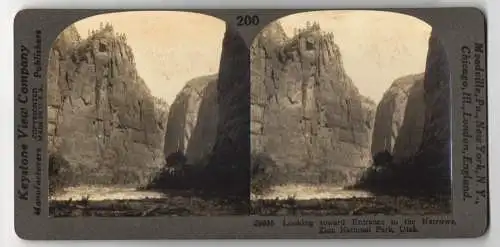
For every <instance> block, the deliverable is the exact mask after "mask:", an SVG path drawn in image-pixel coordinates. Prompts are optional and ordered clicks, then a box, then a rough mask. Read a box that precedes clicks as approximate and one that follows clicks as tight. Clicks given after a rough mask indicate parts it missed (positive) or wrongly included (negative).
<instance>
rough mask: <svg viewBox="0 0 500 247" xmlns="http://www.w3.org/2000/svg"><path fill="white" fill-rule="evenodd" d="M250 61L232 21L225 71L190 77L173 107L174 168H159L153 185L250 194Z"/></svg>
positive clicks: (169, 154) (168, 137) (170, 154)
mask: <svg viewBox="0 0 500 247" xmlns="http://www.w3.org/2000/svg"><path fill="white" fill-rule="evenodd" d="M249 66H250V61H249V50H248V47H247V45H246V44H245V42H244V40H243V39H242V37H241V36H240V35H239V33H238V32H237V31H235V30H234V29H233V28H232V27H231V26H227V27H226V32H225V34H224V38H223V43H222V54H221V62H220V67H219V73H218V74H217V75H211V76H202V77H198V78H195V79H193V80H191V81H189V82H188V83H187V84H186V86H185V87H184V89H183V90H182V91H181V92H180V93H179V94H178V95H177V98H176V100H175V101H174V103H173V104H172V107H171V108H170V114H169V119H168V126H167V131H166V134H165V155H166V158H167V159H166V163H167V166H173V167H174V169H165V170H164V171H162V172H161V173H159V174H158V176H157V177H156V178H155V179H153V181H152V182H151V183H150V184H149V185H148V186H147V188H154V189H160V190H161V189H189V190H197V191H198V190H199V191H203V193H204V194H206V195H209V194H211V195H212V194H213V195H217V196H229V197H231V198H235V197H237V198H238V199H239V201H242V202H246V201H248V200H249V198H250V195H249V191H250V189H249V188H250V175H249V174H250V172H249V171H250V155H249V153H250V152H249V150H250V135H249V132H248V130H249V123H250V101H249V94H250V83H249V81H250V79H249V75H250V74H249ZM177 168H180V169H177Z"/></svg>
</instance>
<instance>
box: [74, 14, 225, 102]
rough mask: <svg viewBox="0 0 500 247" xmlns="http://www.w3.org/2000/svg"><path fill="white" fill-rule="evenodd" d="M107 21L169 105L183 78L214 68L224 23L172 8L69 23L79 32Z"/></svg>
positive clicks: (84, 31)
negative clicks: (124, 36)
mask: <svg viewBox="0 0 500 247" xmlns="http://www.w3.org/2000/svg"><path fill="white" fill-rule="evenodd" d="M101 22H103V23H106V22H110V23H111V24H113V27H114V29H115V31H116V32H121V33H125V34H126V35H127V43H128V44H129V46H130V47H131V48H132V51H133V53H134V56H135V60H136V65H137V70H138V72H139V75H140V76H141V77H142V78H143V79H144V81H145V82H146V84H148V86H149V88H150V89H151V92H152V94H153V95H155V96H157V97H160V98H163V99H165V100H166V101H167V102H168V103H169V104H171V103H172V102H173V101H174V100H175V96H176V95H177V93H178V92H179V91H180V90H181V89H182V87H183V86H184V85H185V83H186V82H187V81H189V80H190V79H192V78H195V77H198V76H204V75H209V74H214V73H217V72H218V71H219V62H220V56H221V48H222V38H223V37H224V32H225V30H226V27H225V23H224V22H223V21H222V20H220V19H217V18H215V17H212V16H207V15H201V14H196V13H187V12H186V13H183V12H174V11H141V12H137V11H135V12H122V13H111V14H104V15H97V16H92V17H89V18H86V19H83V20H80V21H78V22H77V23H75V26H76V28H77V30H78V32H79V33H80V34H81V36H82V37H86V36H87V31H88V30H89V29H97V28H99V24H100V23H101Z"/></svg>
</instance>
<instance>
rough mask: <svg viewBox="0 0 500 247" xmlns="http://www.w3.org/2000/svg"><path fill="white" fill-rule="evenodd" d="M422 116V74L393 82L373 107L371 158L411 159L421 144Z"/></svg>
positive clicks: (423, 118)
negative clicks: (374, 113)
mask: <svg viewBox="0 0 500 247" xmlns="http://www.w3.org/2000/svg"><path fill="white" fill-rule="evenodd" d="M424 115H425V102H424V74H423V73H422V74H418V75H409V76H404V77H401V78H399V79H397V80H395V81H394V83H392V85H391V87H390V88H389V89H388V90H387V91H386V92H385V93H384V96H383V97H382V100H381V101H380V102H379V104H378V106H377V114H376V117H375V126H374V130H373V137H372V140H373V142H372V146H371V151H372V154H373V155H374V156H376V155H377V154H379V153H382V152H384V151H387V152H388V153H390V154H391V155H392V156H393V161H394V162H401V161H403V160H405V159H408V158H409V157H412V156H413V155H415V153H416V152H417V150H418V149H419V148H420V144H421V142H422V133H423V129H424V121H425V117H424Z"/></svg>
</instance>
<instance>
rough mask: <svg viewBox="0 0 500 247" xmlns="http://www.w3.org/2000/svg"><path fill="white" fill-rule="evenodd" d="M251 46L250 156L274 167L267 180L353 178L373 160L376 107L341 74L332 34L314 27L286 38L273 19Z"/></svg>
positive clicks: (343, 181)
mask: <svg viewBox="0 0 500 247" xmlns="http://www.w3.org/2000/svg"><path fill="white" fill-rule="evenodd" d="M251 51H252V53H251V55H252V66H251V68H252V78H251V103H252V105H251V135H252V153H253V154H254V155H255V156H259V157H260V156H266V157H267V158H266V160H270V161H268V162H267V163H271V164H272V165H275V166H276V167H275V169H273V173H274V174H273V175H272V180H273V183H281V184H283V183H308V184H317V183H329V184H336V185H343V184H349V183H352V182H354V181H355V180H356V178H357V177H358V176H359V175H360V174H361V172H362V171H363V169H364V168H366V167H367V166H369V165H370V163H371V162H370V160H371V153H370V140H371V133H372V128H373V117H374V116H373V115H374V108H375V104H374V103H373V102H372V101H371V100H369V99H368V98H366V97H363V96H362V95H360V93H359V92H358V89H357V88H356V86H355V85H354V84H353V82H352V81H351V79H350V78H349V77H348V76H347V75H346V73H345V71H344V68H343V65H342V56H341V54H340V51H339V48H338V47H337V45H336V44H335V42H334V38H333V35H332V34H327V33H324V32H322V31H321V29H320V27H319V25H318V24H314V25H312V26H311V27H310V28H307V29H305V30H299V33H298V34H297V35H296V36H294V37H292V38H288V37H286V35H285V33H284V31H283V29H282V27H281V26H280V24H279V23H273V24H271V25H269V26H268V27H266V28H265V29H264V30H263V31H262V32H261V33H260V34H259V36H258V37H257V38H256V39H255V41H254V43H253V45H252V49H251ZM273 163H274V164H273ZM252 165H253V166H254V170H255V171H257V170H262V169H258V168H256V166H259V165H260V164H252ZM252 181H253V180H252Z"/></svg>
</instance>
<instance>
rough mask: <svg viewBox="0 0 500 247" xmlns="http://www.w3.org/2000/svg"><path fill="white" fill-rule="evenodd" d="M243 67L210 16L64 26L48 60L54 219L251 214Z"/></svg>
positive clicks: (150, 15) (245, 62) (243, 58)
mask: <svg viewBox="0 0 500 247" xmlns="http://www.w3.org/2000/svg"><path fill="white" fill-rule="evenodd" d="M249 66H250V61H249V50H248V47H247V46H246V44H245V43H244V41H243V40H242V39H241V37H240V35H239V34H238V32H237V31H235V30H234V29H232V28H231V27H230V26H228V25H226V23H225V22H224V21H223V20H221V19H218V18H215V17H212V16H208V15H203V14H197V13H189V12H174V11H134V12H119V13H109V14H101V15H96V16H91V17H88V18H85V19H82V20H80V21H78V22H76V23H74V24H72V25H70V26H69V27H67V28H66V29H65V30H64V31H62V33H61V34H60V35H59V36H58V37H57V39H56V40H55V41H54V42H53V45H52V48H51V51H50V57H49V62H48V75H47V80H48V82H47V91H48V103H47V105H48V139H49V141H48V142H49V143H48V152H49V153H48V156H49V180H50V183H49V184H50V186H49V187H50V188H49V190H50V191H49V197H50V198H49V202H50V216H51V217H71V216H120V217H124V216H159V215H168V216H192V215H248V212H249V198H250V194H249V193H250V192H249V191H250V174H249V173H250V170H249V168H250V163H249V162H250V154H249V152H248V150H249V148H250V139H249V135H248V129H249V128H250V127H249V122H250V121H249V118H250V109H249V107H248V106H249V104H250V103H249V100H247V102H245V100H244V99H245V98H248V97H245V95H248V92H249V88H250V85H249V83H248V82H249V78H250V75H249ZM241 82H243V83H241ZM242 94H243V95H242Z"/></svg>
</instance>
